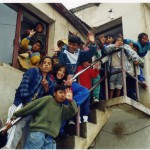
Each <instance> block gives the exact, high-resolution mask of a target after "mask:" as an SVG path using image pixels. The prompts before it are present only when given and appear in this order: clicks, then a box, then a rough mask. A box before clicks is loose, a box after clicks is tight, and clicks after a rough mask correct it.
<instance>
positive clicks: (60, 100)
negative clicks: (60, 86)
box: [54, 90, 66, 103]
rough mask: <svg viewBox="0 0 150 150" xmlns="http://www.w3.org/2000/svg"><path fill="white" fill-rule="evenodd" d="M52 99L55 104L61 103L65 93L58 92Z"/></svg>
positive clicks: (63, 91) (62, 91)
mask: <svg viewBox="0 0 150 150" xmlns="http://www.w3.org/2000/svg"><path fill="white" fill-rule="evenodd" d="M54 98H55V100H56V102H59V103H62V102H64V101H65V99H66V91H65V90H58V91H56V92H54Z"/></svg>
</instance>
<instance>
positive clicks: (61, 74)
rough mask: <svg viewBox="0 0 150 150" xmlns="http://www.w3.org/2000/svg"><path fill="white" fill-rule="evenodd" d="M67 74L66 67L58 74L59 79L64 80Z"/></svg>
mask: <svg viewBox="0 0 150 150" xmlns="http://www.w3.org/2000/svg"><path fill="white" fill-rule="evenodd" d="M65 73H66V69H65V68H64V67H63V68H60V69H59V70H58V72H57V74H56V77H57V79H62V78H63V77H64V76H65Z"/></svg>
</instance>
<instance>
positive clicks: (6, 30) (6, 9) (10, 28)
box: [0, 4, 17, 64]
mask: <svg viewBox="0 0 150 150" xmlns="http://www.w3.org/2000/svg"><path fill="white" fill-rule="evenodd" d="M10 6H11V5H9V4H8V5H6V4H0V18H1V19H0V39H1V40H0V61H1V62H4V63H7V64H12V57H13V47H14V45H13V42H14V38H15V29H16V20H17V11H16V10H17V8H15V7H14V6H12V7H10Z"/></svg>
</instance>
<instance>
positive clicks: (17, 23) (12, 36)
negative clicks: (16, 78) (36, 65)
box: [0, 3, 48, 68]
mask: <svg viewBox="0 0 150 150" xmlns="http://www.w3.org/2000/svg"><path fill="white" fill-rule="evenodd" d="M0 18H1V19H0V39H1V40H0V45H1V46H0V62H4V63H7V64H10V65H12V66H13V67H15V68H17V56H18V51H19V43H20V41H21V39H22V38H23V35H24V34H25V33H26V30H27V29H33V28H34V26H35V24H36V23H37V22H41V23H42V24H43V26H44V31H43V33H42V34H43V35H44V36H43V37H44V41H43V43H44V48H43V50H42V53H43V54H44V55H45V54H46V53H47V49H48V45H47V38H46V37H47V35H48V30H47V29H48V24H47V23H46V22H44V21H43V20H42V19H41V18H39V17H38V16H36V15H35V14H33V13H31V12H30V10H27V9H26V8H24V7H22V6H21V5H20V4H15V3H14V4H9V3H7V4H0Z"/></svg>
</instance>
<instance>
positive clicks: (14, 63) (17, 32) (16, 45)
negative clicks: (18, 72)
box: [12, 4, 49, 69]
mask: <svg viewBox="0 0 150 150" xmlns="http://www.w3.org/2000/svg"><path fill="white" fill-rule="evenodd" d="M13 5H15V6H16V7H17V8H18V11H17V20H16V29H15V37H14V43H13V55H12V67H14V68H16V69H18V67H17V57H18V52H19V40H20V38H21V37H20V33H21V19H22V17H23V11H26V12H27V13H29V14H30V15H32V16H33V17H35V18H37V19H38V20H39V21H42V22H43V23H44V24H45V25H46V49H45V54H44V55H47V53H48V39H49V24H48V23H47V22H46V21H44V20H42V19H41V18H40V17H38V16H37V15H36V14H34V13H33V12H31V11H30V10H28V9H27V8H25V7H23V6H22V5H20V4H13Z"/></svg>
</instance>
